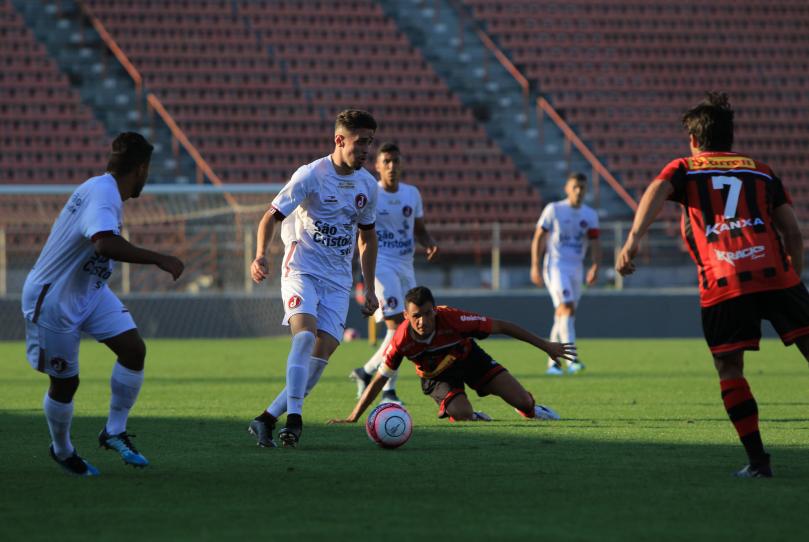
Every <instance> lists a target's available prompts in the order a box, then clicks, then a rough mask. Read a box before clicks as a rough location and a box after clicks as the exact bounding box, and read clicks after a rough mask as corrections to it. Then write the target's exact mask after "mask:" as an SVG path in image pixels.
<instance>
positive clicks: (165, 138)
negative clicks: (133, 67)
mask: <svg viewBox="0 0 809 542" xmlns="http://www.w3.org/2000/svg"><path fill="white" fill-rule="evenodd" d="M12 5H13V6H14V8H15V9H16V10H17V11H18V12H19V13H20V14H21V15H22V16H23V19H24V20H25V23H26V25H27V26H28V27H29V28H30V29H31V31H32V32H33V33H34V36H35V37H36V39H37V40H38V41H39V42H41V43H42V44H43V45H44V46H45V47H46V49H47V51H48V55H49V56H50V57H51V58H53V59H54V61H55V62H56V64H57V66H58V67H59V69H60V70H61V71H62V72H63V73H65V74H66V75H67V76H68V79H69V80H70V83H71V85H72V86H73V87H74V88H76V89H77V90H78V92H79V94H80V96H81V100H82V102H83V103H84V104H86V105H88V106H90V107H91V109H92V111H93V114H94V116H95V117H96V119H98V120H99V122H101V124H102V125H103V126H104V128H105V130H106V132H107V134H108V135H109V136H110V138H112V137H114V136H115V135H116V134H118V133H120V132H125V131H137V132H140V133H141V134H143V135H144V136H145V137H147V138H148V139H149V140H150V141H151V142H152V143H153V144H154V146H155V151H154V154H153V157H152V165H151V169H150V179H151V182H156V183H175V182H179V183H183V182H194V179H195V177H194V175H195V169H194V168H195V166H194V163H193V161H192V160H191V159H190V157H188V156H183V155H181V156H180V157H179V159H175V158H174V156H173V155H172V149H171V133H170V132H169V130H168V129H167V128H166V127H165V126H164V125H163V123H162V122H161V121H160V120H159V119H157V118H156V120H155V121H154V122H150V119H149V118H148V115H147V114H146V110H147V109H146V101H145V95H146V92H144V93H143V96H142V97H141V98H140V100H138V98H137V95H136V93H135V88H134V85H133V83H132V79H131V78H130V77H129V75H128V74H127V73H126V71H125V70H124V68H123V67H122V66H121V65H120V64H119V63H118V61H117V59H116V58H115V57H114V56H113V55H112V53H110V52H109V50H108V49H107V47H106V45H105V44H104V42H103V40H102V39H101V37H100V36H99V34H98V32H96V30H95V29H94V28H93V27H92V25H91V24H90V22H89V21H88V20H87V19H86V18H85V17H83V16H82V13H81V10H80V8H79V6H78V5H77V4H76V3H75V2H73V1H72V0H59V1H41V0H12ZM145 90H148V89H145ZM104 150H106V149H104ZM183 154H184V153H183ZM103 166H104V164H103V163H102V164H99V166H98V167H99V168H101V167H103ZM73 181H75V182H78V181H79V180H78V179H72V180H70V182H73ZM66 182H68V181H66Z"/></svg>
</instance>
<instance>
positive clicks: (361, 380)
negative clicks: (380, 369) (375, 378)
mask: <svg viewBox="0 0 809 542" xmlns="http://www.w3.org/2000/svg"><path fill="white" fill-rule="evenodd" d="M348 378H349V379H351V380H353V381H354V382H356V384H357V399H359V398H360V397H362V392H364V391H365V388H367V387H368V384H370V383H371V375H369V374H368V373H366V372H365V369H363V368H362V367H357V368H356V369H354V370H353V371H351V372H350V373H348Z"/></svg>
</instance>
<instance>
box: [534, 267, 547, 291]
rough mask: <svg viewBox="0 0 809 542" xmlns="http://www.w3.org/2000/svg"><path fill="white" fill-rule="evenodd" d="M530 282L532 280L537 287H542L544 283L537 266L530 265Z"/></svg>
mask: <svg viewBox="0 0 809 542" xmlns="http://www.w3.org/2000/svg"><path fill="white" fill-rule="evenodd" d="M531 282H533V283H534V286H536V287H537V288H542V287H543V286H544V285H545V283H544V282H543V280H542V273H541V272H540V271H539V268H538V267H533V266H532V267H531Z"/></svg>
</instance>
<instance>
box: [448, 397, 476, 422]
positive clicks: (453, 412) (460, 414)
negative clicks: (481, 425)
mask: <svg viewBox="0 0 809 542" xmlns="http://www.w3.org/2000/svg"><path fill="white" fill-rule="evenodd" d="M447 414H449V415H450V416H451V417H452V418H453V419H455V420H457V421H471V420H474V419H475V411H474V410H473V409H472V405H471V404H470V403H469V401H457V400H456V401H453V402H451V403H450V404H449V406H447Z"/></svg>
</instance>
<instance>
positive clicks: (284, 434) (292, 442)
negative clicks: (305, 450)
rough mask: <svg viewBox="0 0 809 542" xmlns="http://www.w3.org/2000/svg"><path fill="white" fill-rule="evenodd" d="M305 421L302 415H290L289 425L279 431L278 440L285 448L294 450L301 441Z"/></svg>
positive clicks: (288, 416) (288, 417) (288, 418)
mask: <svg viewBox="0 0 809 542" xmlns="http://www.w3.org/2000/svg"><path fill="white" fill-rule="evenodd" d="M302 431H303V419H302V418H301V415H300V414H288V415H287V424H286V425H285V426H284V427H282V428H281V430H280V431H278V439H279V440H280V441H281V445H282V446H283V447H284V448H294V447H295V446H297V445H298V441H299V440H301V432H302Z"/></svg>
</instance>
